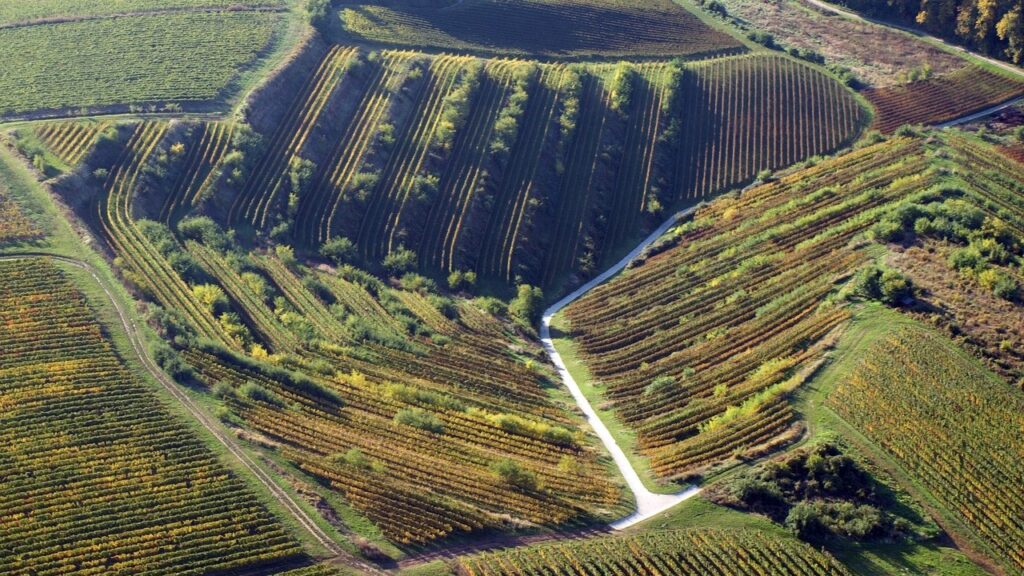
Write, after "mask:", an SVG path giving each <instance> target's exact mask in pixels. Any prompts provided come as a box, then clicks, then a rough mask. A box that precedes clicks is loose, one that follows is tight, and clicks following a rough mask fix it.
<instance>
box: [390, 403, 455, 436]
mask: <svg viewBox="0 0 1024 576" xmlns="http://www.w3.org/2000/svg"><path fill="white" fill-rule="evenodd" d="M395 423H396V424H404V425H405V426H412V427H413V428H419V429H420V430H426V431H427V432H433V433H435V434H442V433H444V424H443V423H442V422H441V419H440V418H438V417H437V416H435V415H434V414H431V413H430V412H427V411H426V410H423V409H421V408H405V409H402V410H399V411H398V413H397V414H395Z"/></svg>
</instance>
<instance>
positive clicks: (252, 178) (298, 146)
mask: <svg viewBox="0 0 1024 576" xmlns="http://www.w3.org/2000/svg"><path fill="white" fill-rule="evenodd" d="M355 57H356V50H355V49H354V48H342V47H340V46H333V47H332V48H331V49H330V50H329V51H328V53H327V54H326V55H325V56H324V58H323V59H322V60H321V61H320V65H319V67H318V68H317V70H316V71H315V72H314V73H313V74H312V76H310V78H309V79H308V80H307V82H306V84H305V86H303V87H302V88H301V89H300V90H299V92H298V94H297V96H296V98H295V100H294V101H293V103H292V106H291V108H290V109H289V111H288V114H287V115H286V117H285V118H284V119H283V120H282V121H281V123H280V124H279V125H278V127H277V129H276V131H275V132H274V134H273V136H272V137H271V139H270V142H269V144H268V146H267V151H266V153H265V154H264V155H263V158H262V159H261V161H260V162H259V164H258V165H257V167H256V169H255V170H253V173H252V174H250V175H249V176H248V178H246V182H245V186H244V188H243V190H242V191H241V193H240V194H239V195H238V196H237V197H236V198H235V201H234V203H233V204H232V206H231V212H230V214H229V215H228V221H229V222H231V223H239V222H248V223H250V224H252V225H254V226H257V227H264V226H266V225H267V222H268V216H269V215H271V214H273V213H274V211H275V210H276V209H277V208H278V206H277V200H278V199H279V198H280V194H281V188H282V186H285V180H286V179H287V176H286V173H287V171H288V168H289V166H290V164H291V162H292V160H293V159H294V158H298V157H299V153H300V152H301V151H302V149H303V146H304V144H305V142H306V139H307V138H308V137H309V134H310V132H311V131H312V130H313V127H314V126H315V124H316V122H317V121H318V119H319V118H320V114H321V112H323V110H324V107H325V106H326V105H327V102H328V100H329V99H330V97H331V94H332V93H333V91H334V89H335V87H336V86H337V84H338V82H340V81H341V80H342V77H343V76H344V75H345V73H346V72H347V71H348V67H349V66H351V63H352V62H353V61H354V59H355Z"/></svg>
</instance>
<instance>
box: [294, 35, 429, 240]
mask: <svg viewBox="0 0 1024 576" xmlns="http://www.w3.org/2000/svg"><path fill="white" fill-rule="evenodd" d="M412 63H413V54H412V53H410V52H392V51H388V52H384V53H383V54H381V56H380V58H379V60H378V62H376V63H373V62H371V63H370V64H369V65H372V66H375V67H376V70H375V72H374V74H373V78H372V79H371V80H370V81H369V82H368V84H367V89H366V92H365V93H364V94H363V97H362V99H361V100H360V101H359V104H358V106H357V107H356V113H355V117H354V118H353V119H352V120H351V121H350V122H349V124H348V126H347V127H346V128H345V131H344V133H343V134H342V136H341V137H340V138H338V143H337V145H336V146H335V147H334V150H333V151H332V152H331V155H330V157H329V158H328V160H327V162H325V163H324V165H323V166H322V167H321V168H320V173H319V175H318V176H317V178H316V179H315V183H314V185H313V187H312V191H311V193H310V194H308V195H306V196H305V197H303V198H302V202H301V205H300V207H299V217H298V221H297V223H296V229H297V231H298V233H299V234H302V235H303V236H302V240H303V242H304V243H305V244H306V245H309V246H317V245H320V244H323V243H324V242H326V241H327V240H329V239H330V237H331V230H333V229H335V220H336V218H337V217H338V212H339V209H343V208H342V205H343V204H344V203H345V201H346V199H347V197H348V196H351V195H353V191H352V190H351V186H352V183H353V181H354V180H355V179H356V177H357V175H358V174H360V173H361V172H360V169H361V168H362V167H363V165H364V163H365V162H366V158H367V156H368V155H369V153H370V151H371V148H372V146H373V144H374V142H375V141H377V140H378V139H379V138H380V129H381V124H382V123H383V122H384V120H385V119H386V118H387V117H388V112H389V109H390V107H391V106H392V104H393V102H394V100H395V94H396V92H397V91H398V90H399V88H400V86H401V83H402V82H403V81H404V79H405V78H406V77H407V76H408V74H409V72H410V70H411V66H412Z"/></svg>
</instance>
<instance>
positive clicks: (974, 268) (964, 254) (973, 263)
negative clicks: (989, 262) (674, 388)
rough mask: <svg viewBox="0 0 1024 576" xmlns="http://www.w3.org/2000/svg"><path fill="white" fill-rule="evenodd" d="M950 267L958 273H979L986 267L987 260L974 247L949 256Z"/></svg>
mask: <svg viewBox="0 0 1024 576" xmlns="http://www.w3.org/2000/svg"><path fill="white" fill-rule="evenodd" d="M948 262H949V267H950V268H952V269H954V270H956V271H958V272H967V271H969V272H979V271H981V270H984V269H985V267H986V262H985V258H984V257H983V256H982V255H981V252H979V251H978V249H977V248H975V247H973V246H968V247H967V248H959V249H957V250H954V251H953V252H952V253H950V255H949V259H948Z"/></svg>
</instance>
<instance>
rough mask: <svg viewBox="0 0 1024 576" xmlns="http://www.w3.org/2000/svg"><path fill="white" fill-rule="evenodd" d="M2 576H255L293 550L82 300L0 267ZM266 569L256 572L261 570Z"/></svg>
mask: <svg viewBox="0 0 1024 576" xmlns="http://www.w3.org/2000/svg"><path fill="white" fill-rule="evenodd" d="M0 274H2V275H3V277H4V282H3V283H2V284H0V394H2V396H3V398H4V401H3V403H4V413H3V416H2V417H0V444H2V445H3V447H4V448H3V457H4V459H5V460H7V461H9V462H12V463H13V462H17V465H11V466H5V470H4V481H3V483H0V519H2V525H3V529H2V530H0V548H2V549H3V550H4V552H3V554H0V572H2V573H4V574H10V575H12V576H15V575H16V576H28V575H37V576H43V575H49V574H53V575H57V574H72V573H73V574H81V575H86V574H97V575H98V574H103V575H109V574H167V573H174V574H182V575H195V576H199V575H203V574H211V573H221V572H228V571H231V572H234V571H240V572H246V573H249V572H251V571H254V570H262V571H265V570H266V569H267V568H265V567H266V566H270V565H276V564H280V563H281V562H283V561H293V560H298V559H299V558H300V557H301V554H302V552H301V549H300V547H299V545H298V543H297V542H295V541H294V540H292V539H291V538H290V537H288V536H287V534H286V533H285V532H284V531H283V529H282V528H281V526H280V525H279V524H277V523H276V521H275V520H274V518H273V517H272V516H271V515H270V514H269V512H268V511H267V510H266V509H265V508H264V507H263V506H262V505H260V504H259V502H258V501H257V500H256V499H255V497H254V496H253V495H252V494H251V493H250V492H249V490H248V488H247V487H246V485H245V484H244V482H242V480H240V479H239V478H238V477H236V476H234V475H233V474H232V473H231V472H229V471H228V470H227V469H225V468H224V466H223V465H222V464H221V463H219V462H218V459H217V456H216V455H214V454H213V453H212V452H211V451H210V450H209V449H208V448H206V447H205V446H204V445H203V444H202V442H201V441H200V440H199V439H198V438H197V437H196V436H195V434H194V433H193V432H192V431H190V430H188V429H187V427H185V426H184V425H182V424H181V423H180V422H179V421H178V419H177V418H176V417H175V416H172V415H171V414H170V413H168V411H167V409H166V408H165V407H164V406H163V405H162V404H161V402H160V401H159V400H158V399H157V398H156V396H155V395H154V394H153V393H152V392H151V391H150V390H149V389H148V388H147V386H146V385H144V384H143V383H142V382H140V381H139V380H138V379H137V378H136V377H135V376H134V375H133V374H132V373H130V372H129V371H128V370H126V369H125V367H124V366H123V365H122V364H121V361H120V360H119V358H118V355H117V353H116V352H115V351H114V350H113V348H112V346H111V344H110V342H109V340H108V339H107V338H106V337H105V336H104V334H103V330H102V328H101V327H100V325H99V323H98V320H97V318H96V316H95V314H93V312H92V311H91V310H90V309H89V306H88V305H87V303H86V301H85V298H84V297H83V295H82V294H81V293H80V292H79V291H78V290H77V289H76V288H75V286H74V285H73V284H72V283H71V281H70V280H69V279H68V278H67V277H65V275H64V274H63V272H61V271H60V270H59V269H58V268H57V267H55V266H54V265H53V264H50V263H48V262H44V261H41V260H31V261H30V260H16V261H8V262H0ZM261 567H263V568H261Z"/></svg>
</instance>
